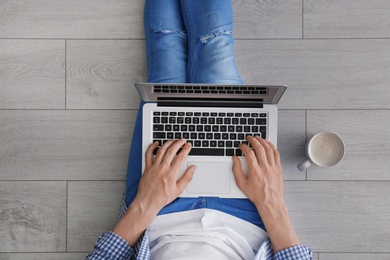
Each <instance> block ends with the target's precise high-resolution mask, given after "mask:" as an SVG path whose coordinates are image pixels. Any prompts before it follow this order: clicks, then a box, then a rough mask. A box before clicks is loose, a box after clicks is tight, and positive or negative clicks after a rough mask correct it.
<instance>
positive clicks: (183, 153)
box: [172, 143, 192, 168]
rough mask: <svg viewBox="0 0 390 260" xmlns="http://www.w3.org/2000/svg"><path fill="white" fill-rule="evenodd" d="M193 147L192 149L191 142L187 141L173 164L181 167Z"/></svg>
mask: <svg viewBox="0 0 390 260" xmlns="http://www.w3.org/2000/svg"><path fill="white" fill-rule="evenodd" d="M191 149H192V145H191V143H186V144H185V145H184V146H183V149H182V150H181V151H180V152H179V154H178V155H177V157H176V159H174V161H173V162H172V164H173V166H174V167H175V168H176V167H180V168H181V166H182V164H183V163H184V161H185V159H186V158H187V156H188V154H189V153H190V151H191Z"/></svg>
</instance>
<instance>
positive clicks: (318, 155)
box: [298, 132, 345, 171]
mask: <svg viewBox="0 0 390 260" xmlns="http://www.w3.org/2000/svg"><path fill="white" fill-rule="evenodd" d="M344 154H345V145H344V142H343V140H342V139H341V138H340V136H338V135H337V134H335V133H332V132H319V133H317V134H315V135H314V136H313V137H312V138H310V140H309V141H308V142H307V144H306V157H307V158H306V159H304V160H303V161H301V162H300V163H299V164H298V170H300V171H304V170H306V169H307V168H309V167H310V166H311V165H312V164H315V165H317V166H320V167H331V166H335V165H336V164H338V163H339V162H340V161H341V160H342V159H343V157H344Z"/></svg>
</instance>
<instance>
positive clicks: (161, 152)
mask: <svg viewBox="0 0 390 260" xmlns="http://www.w3.org/2000/svg"><path fill="white" fill-rule="evenodd" d="M173 143H174V140H169V141H166V142H165V143H164V144H163V146H161V147H160V149H158V152H157V155H156V159H155V163H158V164H160V163H161V162H162V161H163V159H164V157H165V153H166V151H167V150H168V148H169V147H171V145H172V144H173Z"/></svg>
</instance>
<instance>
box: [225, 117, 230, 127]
mask: <svg viewBox="0 0 390 260" xmlns="http://www.w3.org/2000/svg"><path fill="white" fill-rule="evenodd" d="M223 123H224V124H225V125H230V124H231V118H228V117H227V118H224V119H223Z"/></svg>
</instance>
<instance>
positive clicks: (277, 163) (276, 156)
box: [267, 140, 281, 167]
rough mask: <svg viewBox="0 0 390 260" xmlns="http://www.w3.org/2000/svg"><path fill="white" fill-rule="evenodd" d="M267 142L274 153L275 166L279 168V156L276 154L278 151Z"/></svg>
mask: <svg viewBox="0 0 390 260" xmlns="http://www.w3.org/2000/svg"><path fill="white" fill-rule="evenodd" d="M267 142H268V144H269V146H270V147H271V149H272V151H273V153H274V159H275V165H276V166H278V167H279V166H280V165H281V164H280V154H279V152H278V149H276V147H275V145H274V144H273V143H272V142H271V141H268V140H267Z"/></svg>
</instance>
